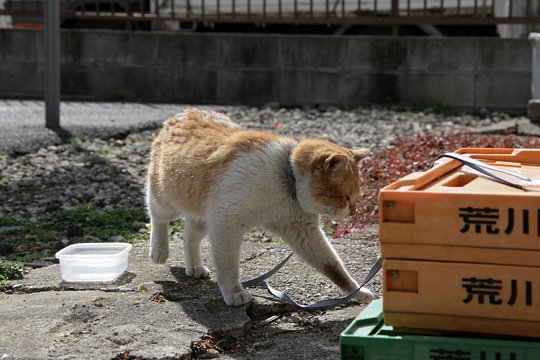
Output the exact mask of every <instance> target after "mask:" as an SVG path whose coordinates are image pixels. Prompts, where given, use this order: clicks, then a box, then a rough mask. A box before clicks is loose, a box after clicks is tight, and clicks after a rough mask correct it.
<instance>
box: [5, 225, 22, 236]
mask: <svg viewBox="0 0 540 360" xmlns="http://www.w3.org/2000/svg"><path fill="white" fill-rule="evenodd" d="M25 232H26V228H25V227H24V226H0V236H3V235H20V234H24V233H25Z"/></svg>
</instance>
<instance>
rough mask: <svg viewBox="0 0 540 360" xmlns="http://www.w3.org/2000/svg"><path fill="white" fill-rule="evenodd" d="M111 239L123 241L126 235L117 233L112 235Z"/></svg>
mask: <svg viewBox="0 0 540 360" xmlns="http://www.w3.org/2000/svg"><path fill="white" fill-rule="evenodd" d="M111 241H114V242H122V241H124V237H123V236H122V235H115V236H113V237H111Z"/></svg>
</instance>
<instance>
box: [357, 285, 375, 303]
mask: <svg viewBox="0 0 540 360" xmlns="http://www.w3.org/2000/svg"><path fill="white" fill-rule="evenodd" d="M354 300H355V301H357V302H360V303H362V304H366V305H367V304H369V303H370V302H372V301H373V294H372V293H371V291H369V290H368V289H366V288H364V287H363V288H361V289H360V291H358V293H357V294H356V296H355V297H354Z"/></svg>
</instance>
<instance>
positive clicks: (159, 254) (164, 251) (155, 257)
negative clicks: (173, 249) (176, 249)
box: [150, 247, 169, 264]
mask: <svg viewBox="0 0 540 360" xmlns="http://www.w3.org/2000/svg"><path fill="white" fill-rule="evenodd" d="M168 257H169V248H168V247H156V248H150V259H152V262H154V263H156V264H165V261H167V258H168Z"/></svg>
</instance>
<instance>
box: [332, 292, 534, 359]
mask: <svg viewBox="0 0 540 360" xmlns="http://www.w3.org/2000/svg"><path fill="white" fill-rule="evenodd" d="M524 335H526V334H524ZM339 344H340V358H341V360H352V359H354V360H383V359H384V360H407V359H410V360H424V359H425V360H540V342H532V341H521V340H504V339H483V338H476V337H445V336H423V335H408V334H405V333H397V332H395V331H394V329H393V328H392V326H387V325H384V324H383V312H382V299H379V300H375V301H373V302H372V303H371V304H370V305H369V306H368V307H366V308H365V309H364V311H362V312H361V313H360V315H358V317H357V318H356V319H355V320H354V321H353V322H352V323H351V324H350V325H349V326H348V327H347V329H345V331H343V333H341V336H340V341H339Z"/></svg>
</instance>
